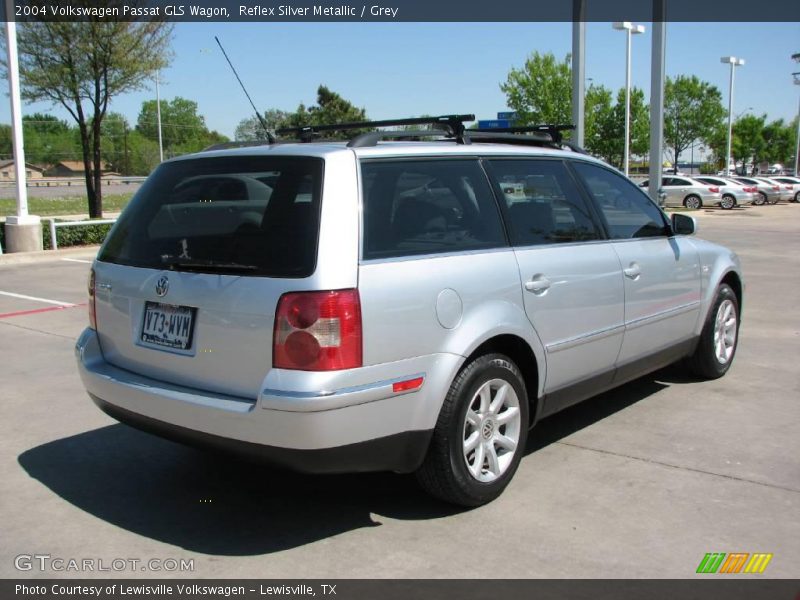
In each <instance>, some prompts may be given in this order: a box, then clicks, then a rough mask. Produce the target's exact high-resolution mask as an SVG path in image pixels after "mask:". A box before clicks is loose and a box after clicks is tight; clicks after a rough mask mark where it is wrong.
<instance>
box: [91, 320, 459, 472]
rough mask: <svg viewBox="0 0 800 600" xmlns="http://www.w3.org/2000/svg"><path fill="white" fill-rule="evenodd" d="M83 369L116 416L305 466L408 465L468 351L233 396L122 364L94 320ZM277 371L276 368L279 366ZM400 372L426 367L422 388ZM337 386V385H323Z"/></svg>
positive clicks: (406, 468)
mask: <svg viewBox="0 0 800 600" xmlns="http://www.w3.org/2000/svg"><path fill="white" fill-rule="evenodd" d="M75 354H76V358H77V361H78V370H79V373H80V376H81V380H82V381H83V384H84V386H85V388H86V390H87V392H88V393H89V395H90V396H91V398H92V399H93V401H94V402H95V403H96V404H97V405H98V406H99V407H100V408H101V409H102V410H103V411H105V412H106V413H107V414H109V415H110V416H112V417H113V418H115V419H117V420H119V421H121V422H123V423H127V424H129V425H132V426H134V427H137V428H139V429H142V430H144V431H148V432H151V433H155V434H157V435H160V436H161V437H165V438H168V439H174V440H177V441H181V442H185V443H189V444H193V445H202V446H210V447H215V448H221V449H225V450H231V451H234V452H237V453H241V454H246V455H248V456H257V457H259V458H261V459H265V460H266V461H268V462H271V463H275V464H279V465H282V466H285V467H289V468H292V469H295V470H298V471H303V472H314V473H334V472H357V471H399V472H410V471H413V470H415V469H416V468H417V467H418V466H419V465H420V464H421V463H422V460H423V458H424V456H425V453H426V451H427V446H428V441H429V439H430V435H431V432H432V429H433V427H434V426H435V423H436V418H437V416H438V413H439V409H440V406H441V402H442V399H443V397H444V393H445V391H446V390H447V387H448V386H449V383H450V381H451V380H452V377H453V376H454V374H455V372H456V370H457V369H458V366H459V365H460V362H461V361H462V360H463V358H462V357H460V356H457V355H450V354H441V355H432V356H428V357H417V358H414V359H409V360H406V361H398V362H397V363H392V364H390V365H377V366H375V367H365V368H364V369H358V370H353V371H359V372H360V373H358V376H359V377H360V378H361V379H363V378H364V376H365V373H364V372H366V374H367V375H366V376H368V377H374V378H375V379H376V381H375V383H374V384H370V385H347V381H348V378H349V380H350V381H352V380H353V373H352V372H349V373H348V372H341V374H340V378H341V384H340V385H335V384H334V383H333V382H334V380H333V379H330V377H331V375H330V374H329V375H328V383H329V384H330V385H331V387H330V388H328V386H326V388H323V389H322V390H321V391H319V392H317V393H312V392H309V391H307V390H306V391H304V390H300V391H298V390H297V389H292V387H291V386H284V387H285V388H288V389H283V390H276V389H273V388H275V385H274V384H275V382H280V381H283V382H286V383H288V382H291V381H293V379H292V378H293V377H294V376H295V375H296V374H294V373H291V374H284V377H282V378H275V377H274V376H273V377H272V380H271V381H270V377H267V380H265V383H268V384H270V383H271V385H270V388H266V387H265V389H264V390H263V391H262V393H261V394H260V395H259V397H258V398H255V399H247V398H239V397H233V396H226V395H223V394H218V393H215V392H210V391H207V390H197V389H193V388H188V387H183V386H178V385H174V384H170V383H166V382H163V381H158V380H155V379H151V378H148V377H145V376H142V375H139V374H137V373H132V372H130V371H127V370H124V369H120V368H118V367H116V366H114V365H112V364H110V363H108V362H107V361H106V360H105V358H104V357H103V354H102V351H101V348H100V344H99V341H98V338H97V334H96V332H95V331H94V330H91V329H87V330H85V331H84V332H83V334H82V335H81V336H80V337H79V338H78V341H77V343H76V346H75ZM274 371H275V370H272V372H271V376H272V375H274ZM391 372H394V373H395V374H396V378H397V379H402V378H403V376H404V375H403V374H405V375H408V376H417V375H421V376H422V377H424V381H423V385H422V387H421V388H419V389H418V390H417V391H413V392H406V393H403V392H402V391H401V392H399V393H396V392H394V391H393V385H392V381H394V380H395V378H393V377H387V374H389V373H391ZM325 389H332V390H333V391H325Z"/></svg>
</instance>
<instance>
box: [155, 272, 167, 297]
mask: <svg viewBox="0 0 800 600" xmlns="http://www.w3.org/2000/svg"><path fill="white" fill-rule="evenodd" d="M168 291H169V279H168V278H167V276H166V275H162V276H161V277H160V278H159V279H158V281H157V282H156V294H158V295H159V296H161V297H163V296H166V295H167V292H168Z"/></svg>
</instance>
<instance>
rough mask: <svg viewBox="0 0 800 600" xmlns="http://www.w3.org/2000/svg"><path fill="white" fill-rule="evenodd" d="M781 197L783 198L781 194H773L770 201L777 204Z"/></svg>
mask: <svg viewBox="0 0 800 600" xmlns="http://www.w3.org/2000/svg"><path fill="white" fill-rule="evenodd" d="M780 199H781V197H780V195H775V196H773V199H772V200H770V201H769V203H770V204H777V203H778V200H780Z"/></svg>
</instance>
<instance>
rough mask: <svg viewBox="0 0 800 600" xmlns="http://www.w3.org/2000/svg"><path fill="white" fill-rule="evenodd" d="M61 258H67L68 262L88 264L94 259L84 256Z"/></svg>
mask: <svg viewBox="0 0 800 600" xmlns="http://www.w3.org/2000/svg"><path fill="white" fill-rule="evenodd" d="M61 260H66V261H67V262H77V263H86V264H87V265H90V264H92V261H90V260H83V259H82V258H62V259H61Z"/></svg>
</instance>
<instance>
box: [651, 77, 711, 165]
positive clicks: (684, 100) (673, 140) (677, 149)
mask: <svg viewBox="0 0 800 600" xmlns="http://www.w3.org/2000/svg"><path fill="white" fill-rule="evenodd" d="M725 114H726V111H725V108H724V107H723V106H722V94H720V91H719V90H718V89H717V88H716V87H715V86H713V85H711V84H710V83H708V82H705V81H701V80H700V79H698V78H697V77H696V76H694V75H692V76H691V77H689V76H686V75H679V76H678V77H676V78H675V79H671V78H667V82H666V85H665V87H664V141H665V143H666V146H667V148H669V149H670V151H671V153H672V158H673V161H674V162H676V163H677V161H678V157H679V156H680V154H681V152H683V151H684V150H686V149H688V148H689V147H690V146H691V145H692V144H694V143H695V142H697V141H702V142H704V143H705V144H706V145H708V144H709V142H711V141H713V138H714V136H715V134H716V133H717V131H718V128H719V127H720V125H721V123H722V120H723V119H724V118H725Z"/></svg>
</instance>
